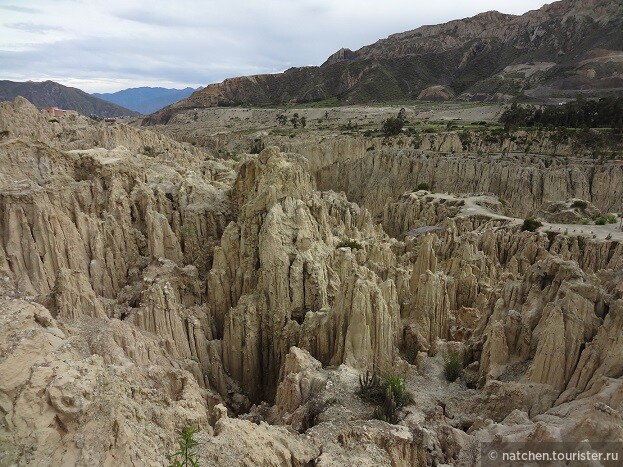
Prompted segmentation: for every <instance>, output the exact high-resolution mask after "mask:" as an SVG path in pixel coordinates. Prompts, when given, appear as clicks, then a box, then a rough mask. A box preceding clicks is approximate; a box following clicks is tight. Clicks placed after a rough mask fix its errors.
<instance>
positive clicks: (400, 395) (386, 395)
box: [358, 371, 413, 425]
mask: <svg viewBox="0 0 623 467" xmlns="http://www.w3.org/2000/svg"><path fill="white" fill-rule="evenodd" d="M358 394H359V397H361V398H362V399H363V400H365V401H368V402H371V403H373V404H376V405H377V407H376V408H375V409H374V417H375V418H377V419H379V420H383V421H385V422H387V423H391V424H394V425H395V424H396V423H398V409H400V408H401V407H404V406H405V405H407V404H410V403H412V402H413V396H412V394H411V393H410V392H409V391H407V389H406V386H405V380H404V378H403V377H401V376H398V375H387V376H386V377H385V378H383V379H381V378H380V377H379V376H378V375H377V374H375V373H373V374H370V372H369V371H366V374H365V376H364V375H359V391H358Z"/></svg>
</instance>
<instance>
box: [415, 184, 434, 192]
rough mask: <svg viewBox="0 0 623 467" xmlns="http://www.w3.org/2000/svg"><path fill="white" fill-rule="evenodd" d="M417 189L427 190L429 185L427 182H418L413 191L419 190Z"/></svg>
mask: <svg viewBox="0 0 623 467" xmlns="http://www.w3.org/2000/svg"><path fill="white" fill-rule="evenodd" d="M419 190H426V191H429V190H430V185H429V184H428V183H426V182H421V183H418V186H417V187H416V189H415V191H419Z"/></svg>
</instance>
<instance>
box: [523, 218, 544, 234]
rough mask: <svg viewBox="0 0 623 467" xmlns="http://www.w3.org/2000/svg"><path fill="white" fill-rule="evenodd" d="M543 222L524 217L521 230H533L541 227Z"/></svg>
mask: <svg viewBox="0 0 623 467" xmlns="http://www.w3.org/2000/svg"><path fill="white" fill-rule="evenodd" d="M542 225H543V224H542V223H541V221H539V220H537V219H531V218H529V219H525V220H524V221H523V225H522V226H521V230H522V231H528V232H534V231H535V230H536V229H538V228H539V227H541V226H542Z"/></svg>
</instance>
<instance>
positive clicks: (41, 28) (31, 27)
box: [4, 23, 65, 34]
mask: <svg viewBox="0 0 623 467" xmlns="http://www.w3.org/2000/svg"><path fill="white" fill-rule="evenodd" d="M4 27H6V28H9V29H17V30H19V31H27V32H34V33H39V34H41V33H46V32H51V31H64V30H65V28H62V27H60V26H50V25H46V24H35V23H9V24H5V25H4Z"/></svg>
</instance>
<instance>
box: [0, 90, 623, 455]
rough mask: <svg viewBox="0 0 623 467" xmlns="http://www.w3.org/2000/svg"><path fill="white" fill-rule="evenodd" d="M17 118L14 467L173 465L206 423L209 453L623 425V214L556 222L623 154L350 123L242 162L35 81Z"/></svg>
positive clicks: (7, 136) (445, 444) (2, 119)
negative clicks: (459, 148) (83, 111)
mask: <svg viewBox="0 0 623 467" xmlns="http://www.w3.org/2000/svg"><path fill="white" fill-rule="evenodd" d="M0 135H1V138H2V139H1V140H0V162H1V163H0V219H2V223H1V228H0V374H1V375H3V377H2V378H0V420H2V422H3V423H2V424H0V465H14V464H16V465H20V466H21V465H27V464H28V465H79V466H87V465H88V466H93V465H97V466H107V465H121V466H126V465H127V466H130V465H163V464H166V463H167V462H168V458H167V455H168V454H171V453H173V452H174V451H175V450H176V449H177V435H176V433H177V431H178V430H181V429H183V428H184V427H193V428H195V429H197V430H198V433H197V435H196V439H197V441H199V442H200V443H199V446H197V448H196V449H195V450H194V455H195V456H196V457H197V458H198V460H199V461H200V465H202V466H222V465H259V466H284V467H286V466H287V467H293V466H301V465H317V466H346V465H353V463H356V464H360V465H362V466H398V467H403V466H404V467H407V466H412V465H427V466H436V465H444V464H445V465H460V466H472V465H478V464H479V462H480V460H481V445H482V443H486V442H492V441H495V442H496V443H498V445H499V448H500V449H503V448H504V446H503V445H502V444H503V443H507V442H522V441H533V440H535V439H538V440H540V441H549V442H561V441H563V440H564V441H565V442H578V443H580V442H581V443H583V444H582V448H583V449H590V450H598V449H600V447H599V445H598V442H609V441H612V442H618V441H620V440H621V439H622V438H623V423H622V421H621V415H620V413H621V411H622V410H623V405H622V404H623V402H622V401H623V398H622V397H621V394H623V365H622V364H621V362H622V361H623V338H622V337H621V336H623V283H622V277H621V273H620V271H621V268H623V244H622V243H621V241H622V240H623V233H621V231H620V230H619V229H618V225H615V224H608V225H600V226H598V225H580V224H570V225H566V224H558V223H555V221H556V219H563V220H566V219H569V218H570V217H569V215H571V213H575V214H574V215H575V216H576V217H575V218H578V219H580V218H581V216H582V215H589V214H593V213H595V214H598V213H603V214H607V211H609V210H610V209H611V206H612V205H620V204H621V202H622V201H623V196H622V195H621V192H620V190H619V191H615V186H617V185H618V186H620V185H621V183H620V182H621V178H622V177H623V173H622V171H621V167H620V166H618V167H616V168H615V167H610V168H608V169H607V170H606V168H599V167H597V163H596V162H591V160H588V159H587V160H584V159H569V160H567V163H566V164H564V163H560V164H559V163H551V162H552V159H553V157H551V156H550V157H547V156H545V155H543V154H541V155H540V158H536V157H534V158H533V159H532V160H531V161H530V163H529V164H528V163H526V161H517V160H515V159H514V157H515V156H514V155H512V154H511V155H506V154H503V155H502V154H500V155H497V156H493V155H491V156H490V157H488V158H487V161H486V163H485V161H483V160H476V159H475V158H471V159H470V158H468V157H467V156H466V155H464V156H463V157H462V158H458V157H456V156H455V155H452V153H451V152H445V151H444V150H442V147H441V145H443V144H447V145H450V144H453V142H452V141H447V142H446V143H444V142H443V141H436V140H431V141H430V142H429V143H430V145H429V147H428V148H427V149H421V148H420V149H418V150H417V151H416V150H415V149H413V150H410V149H409V150H408V149H407V148H405V147H404V144H400V145H399V144H398V139H395V140H394V142H395V143H396V144H394V145H393V146H389V145H385V146H383V147H378V148H375V147H372V148H371V149H369V148H370V146H368V144H369V143H370V141H369V140H360V139H357V140H354V139H353V140H348V137H343V138H327V139H326V140H325V143H324V144H323V143H322V142H320V141H317V140H314V139H309V140H307V144H305V141H303V140H299V141H296V140H294V141H292V139H291V138H287V139H285V138H284V141H283V142H282V146H284V147H283V148H282V149H283V150H280V149H279V148H278V147H275V146H270V145H269V146H268V147H266V148H265V149H263V150H262V151H260V152H259V154H242V155H240V157H239V158H237V159H238V160H234V159H229V160H219V159H216V158H215V157H214V156H213V155H212V154H210V153H208V152H205V151H203V150H201V149H198V148H196V147H193V146H192V145H190V144H183V143H178V142H175V141H173V140H171V139H169V138H167V137H165V136H162V135H159V134H156V133H153V132H150V131H146V130H143V129H136V128H132V127H129V126H126V125H122V124H118V123H114V124H108V123H105V122H95V121H92V120H90V119H87V118H84V117H81V116H75V115H74V116H69V117H68V118H65V119H61V120H60V121H52V122H51V121H49V120H48V119H47V118H45V117H44V116H43V115H41V113H40V112H38V111H37V109H36V108H35V107H34V106H33V105H32V104H30V103H29V102H27V101H26V100H25V99H22V98H18V99H16V100H15V101H13V102H7V103H2V104H0ZM221 137H223V138H226V137H227V135H223V134H221ZM429 143H424V142H422V143H421V144H429ZM459 143H460V141H459ZM286 144H291V147H290V148H285V145H286ZM437 144H439V146H436V145H437ZM332 145H333V146H332ZM543 147H547V144H546V143H544V146H543ZM286 149H287V150H286ZM368 149H369V150H368ZM485 149H486V147H484V146H483V150H485ZM463 159H464V160H463ZM481 159H485V158H484V157H481ZM591 164H592V170H591V169H590V168H589V167H590V166H591ZM520 165H525V166H526V168H525V171H524V172H520V173H516V172H518V166H520ZM331 171H333V172H335V174H336V175H332V174H331ZM348 171H350V172H351V173H350V174H349V175H348V176H346V172H348ZM435 173H440V174H441V173H443V178H442V175H439V177H440V178H439V179H435V181H434V182H435V183H436V184H440V185H442V186H441V188H442V190H443V191H441V190H438V191H429V190H426V189H424V188H422V186H420V184H421V182H422V181H424V180H428V181H429V183H432V182H433V180H431V176H432V174H435ZM339 174H342V175H343V176H342V177H338V175H339ZM382 174H383V175H382ZM483 174H485V175H486V176H483ZM461 177H463V178H465V179H466V180H465V182H464V184H460V183H459V182H458V180H459V179H460V178H461ZM587 177H588V178H590V181H589V182H587V181H586V179H587ZM491 180H495V181H496V182H495V183H494V182H492V181H491ZM587 183H588V185H590V186H587ZM597 185H600V186H602V185H603V188H597ZM404 187H409V188H407V189H405V191H404V192H402V193H399V191H400V190H402V189H403V188H404ZM550 188H551V189H550ZM563 188H564V189H563ZM334 190H335V191H334ZM337 190H340V191H342V192H341V193H338V192H337ZM463 190H469V191H470V192H467V193H465V192H463ZM543 190H545V191H543ZM548 190H549V191H548ZM608 190H609V198H606V197H605V193H606V192H607V191H608ZM445 191H447V192H445ZM472 191H474V192H472ZM484 191H490V192H489V193H483V192H484ZM511 191H517V192H518V196H516V197H512V196H508V194H510V193H511ZM558 191H560V193H559V194H556V193H558ZM345 193H346V194H345ZM496 193H502V194H504V195H505V196H508V200H505V201H504V202H503V201H502V199H500V198H499V197H497V196H496ZM519 195H522V196H524V197H525V198H526V201H522V198H520V197H519ZM554 195H555V196H558V198H556V199H559V198H564V197H569V198H568V199H564V200H563V201H560V202H556V203H552V202H550V201H551V198H552V197H553V196H554ZM602 195H603V196H602ZM347 196H350V197H352V198H354V199H357V200H358V201H359V202H361V205H358V204H355V203H353V202H352V200H350V199H349V198H348V197H347ZM580 196H585V199H580ZM589 197H590V199H586V198H589ZM546 201H547V202H546ZM591 201H592V203H591ZM522 203H524V204H522ZM533 206H538V208H539V209H540V210H541V211H542V212H543V213H544V214H543V217H544V219H543V222H544V225H543V227H541V228H540V230H538V229H537V230H536V231H534V232H529V231H522V229H521V224H522V219H520V218H516V217H513V216H517V215H518V213H523V211H524V210H525V209H527V208H528V207H533ZM558 211H561V212H562V211H564V214H565V215H564V216H562V217H560V216H557V214H560V213H559V212H558ZM379 219H380V220H381V222H377V220H379ZM548 219H549V221H551V222H549V221H548ZM615 219H617V220H618V221H620V218H619V217H617V216H616V215H615ZM421 227H424V229H422V228H421ZM405 233H406V235H405ZM452 358H454V359H455V361H456V362H457V363H456V371H457V374H456V378H455V379H453V378H451V377H450V376H447V374H446V369H447V368H448V367H447V365H448V364H447V362H448V361H449V359H452ZM373 374H376V375H379V379H376V378H374V377H372V375H373ZM388 388H389V389H388ZM405 391H406V392H405ZM409 392H410V393H411V395H410V396H409V394H408V393H409ZM366 394H368V395H370V394H372V395H374V397H362V396H366ZM379 398H380V399H379ZM500 443H502V444H500ZM482 460H483V465H487V464H485V463H484V462H486V459H485V458H484V457H482Z"/></svg>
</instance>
